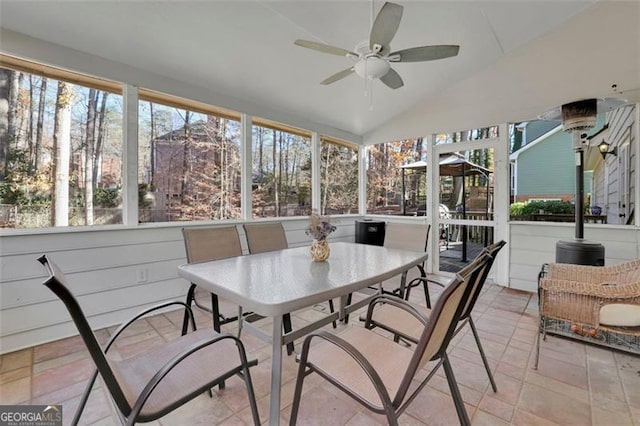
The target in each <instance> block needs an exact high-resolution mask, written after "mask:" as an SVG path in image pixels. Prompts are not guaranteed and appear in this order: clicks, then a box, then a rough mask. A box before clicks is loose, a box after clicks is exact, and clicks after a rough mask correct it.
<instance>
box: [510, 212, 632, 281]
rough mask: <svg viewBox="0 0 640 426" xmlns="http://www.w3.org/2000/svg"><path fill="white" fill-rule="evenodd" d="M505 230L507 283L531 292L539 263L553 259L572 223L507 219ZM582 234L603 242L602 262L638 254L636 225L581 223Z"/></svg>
mask: <svg viewBox="0 0 640 426" xmlns="http://www.w3.org/2000/svg"><path fill="white" fill-rule="evenodd" d="M509 230H510V231H509V244H508V245H507V247H506V248H507V249H508V250H509V259H510V260H509V287H512V288H516V289H520V290H526V291H531V292H535V291H537V289H538V273H539V272H540V268H541V267H542V264H543V263H552V262H554V261H555V252H556V243H557V242H558V241H560V240H572V239H573V238H574V233H575V227H574V224H572V223H550V222H549V223H544V222H511V223H510V224H509ZM584 236H585V240H589V241H593V242H598V243H600V244H602V245H604V248H605V265H614V264H616V263H620V262H624V261H626V260H631V259H636V258H638V257H640V249H639V242H640V230H639V229H638V228H636V227H632V226H623V225H620V226H611V225H589V224H585V230H584Z"/></svg>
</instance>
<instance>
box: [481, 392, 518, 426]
mask: <svg viewBox="0 0 640 426" xmlns="http://www.w3.org/2000/svg"><path fill="white" fill-rule="evenodd" d="M478 409H479V410H480V411H484V412H487V413H489V414H491V415H493V416H495V417H498V418H500V419H502V420H504V421H507V422H510V421H511V418H512V417H513V410H514V406H513V405H511V404H508V403H506V402H504V401H501V400H499V399H497V398H495V397H493V396H491V395H488V394H485V395H484V397H482V401H480V405H479V406H478Z"/></svg>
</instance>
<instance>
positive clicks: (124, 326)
mask: <svg viewBox="0 0 640 426" xmlns="http://www.w3.org/2000/svg"><path fill="white" fill-rule="evenodd" d="M171 305H182V306H184V307H185V309H187V312H188V313H189V318H190V319H191V324H193V329H194V330H195V329H196V322H195V319H194V317H193V311H192V310H191V306H189V305H187V304H186V303H184V302H180V301H177V300H175V301H171V302H165V303H160V304H158V305H155V306H151V307H150V308H147V309H145V310H143V311H141V312H138V313H137V314H136V315H135V316H134V317H132V318H131V319H129V321H127V322H125V323H123V324H122V325H120V327H118V329H117V330H116V331H115V333H113V335H112V336H111V337H110V338H109V340H108V341H107V344H106V345H105V347H104V352H105V353H107V351H108V350H109V348H110V347H111V345H112V344H113V342H115V340H116V339H117V338H118V336H120V334H122V332H123V331H125V330H126V329H127V327H129V326H130V325H131V324H133V323H134V322H136V321H137V320H139V319H140V318H141V317H143V316H145V315H147V314H149V313H151V312H154V311H157V310H160V309H164V308H166V307H168V306H171Z"/></svg>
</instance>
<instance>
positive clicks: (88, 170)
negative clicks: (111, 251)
mask: <svg viewBox="0 0 640 426" xmlns="http://www.w3.org/2000/svg"><path fill="white" fill-rule="evenodd" d="M96 95H97V92H96V89H90V90H89V100H88V104H87V131H86V134H85V157H84V222H85V225H93V164H94V161H95V158H94V157H95V130H96V122H95V118H96Z"/></svg>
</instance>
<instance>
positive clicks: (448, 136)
mask: <svg viewBox="0 0 640 426" xmlns="http://www.w3.org/2000/svg"><path fill="white" fill-rule="evenodd" d="M498 130H499V127H498V126H490V127H482V128H480V129H471V130H465V131H461V132H454V133H439V134H437V135H434V140H435V144H436V145H440V144H447V143H458V142H466V141H477V140H482V139H487V138H497V137H499V136H500V135H499V131H498Z"/></svg>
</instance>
